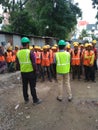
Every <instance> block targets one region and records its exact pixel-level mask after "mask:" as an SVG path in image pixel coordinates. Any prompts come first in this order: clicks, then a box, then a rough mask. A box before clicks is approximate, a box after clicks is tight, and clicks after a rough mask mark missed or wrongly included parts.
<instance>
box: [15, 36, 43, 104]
mask: <svg viewBox="0 0 98 130" xmlns="http://www.w3.org/2000/svg"><path fill="white" fill-rule="evenodd" d="M21 43H22V46H23V49H21V50H19V51H18V52H17V59H16V61H17V65H19V68H20V71H21V77H22V84H23V97H24V101H25V103H28V102H29V95H28V83H29V84H30V91H31V95H32V100H33V104H39V103H41V100H40V99H39V98H38V97H37V94H36V63H35V55H34V53H33V52H32V51H30V50H29V43H30V40H29V38H27V37H23V38H22V39H21Z"/></svg>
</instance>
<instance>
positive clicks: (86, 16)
mask: <svg viewBox="0 0 98 130" xmlns="http://www.w3.org/2000/svg"><path fill="white" fill-rule="evenodd" d="M74 1H75V2H78V3H79V7H80V8H81V9H82V11H83V14H82V16H83V20H86V21H87V22H89V23H95V22H96V19H95V16H96V13H97V11H96V9H93V8H92V0H74Z"/></svg>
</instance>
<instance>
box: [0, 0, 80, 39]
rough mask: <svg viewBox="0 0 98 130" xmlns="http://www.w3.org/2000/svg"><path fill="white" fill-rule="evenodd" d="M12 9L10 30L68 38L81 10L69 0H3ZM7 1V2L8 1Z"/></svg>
mask: <svg viewBox="0 0 98 130" xmlns="http://www.w3.org/2000/svg"><path fill="white" fill-rule="evenodd" d="M1 1H2V2H3V3H2V4H3V6H4V7H5V8H8V10H9V11H10V25H9V28H11V29H10V30H12V31H14V32H17V33H25V34H36V35H41V36H51V37H58V38H63V39H64V38H67V37H68V35H69V33H70V32H71V31H72V30H74V28H75V25H76V24H77V18H78V17H81V14H82V13H81V10H80V9H79V7H78V6H77V5H74V4H72V3H71V2H69V1H67V0H36V1H35V0H30V1H29V0H17V1H15V0H12V1H11V0H8V1H7V0H1ZM6 1H7V2H6Z"/></svg>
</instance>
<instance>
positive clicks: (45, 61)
mask: <svg viewBox="0 0 98 130" xmlns="http://www.w3.org/2000/svg"><path fill="white" fill-rule="evenodd" d="M41 66H42V76H43V79H42V81H44V80H45V75H44V74H45V71H46V72H47V75H48V79H49V81H50V82H52V77H51V71H50V53H49V52H48V51H47V46H46V45H45V46H43V52H42V53H41Z"/></svg>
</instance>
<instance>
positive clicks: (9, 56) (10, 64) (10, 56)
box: [5, 46, 15, 72]
mask: <svg viewBox="0 0 98 130" xmlns="http://www.w3.org/2000/svg"><path fill="white" fill-rule="evenodd" d="M5 60H6V62H7V68H8V72H14V71H15V54H14V52H13V50H12V46H10V47H8V49H7V52H5Z"/></svg>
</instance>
